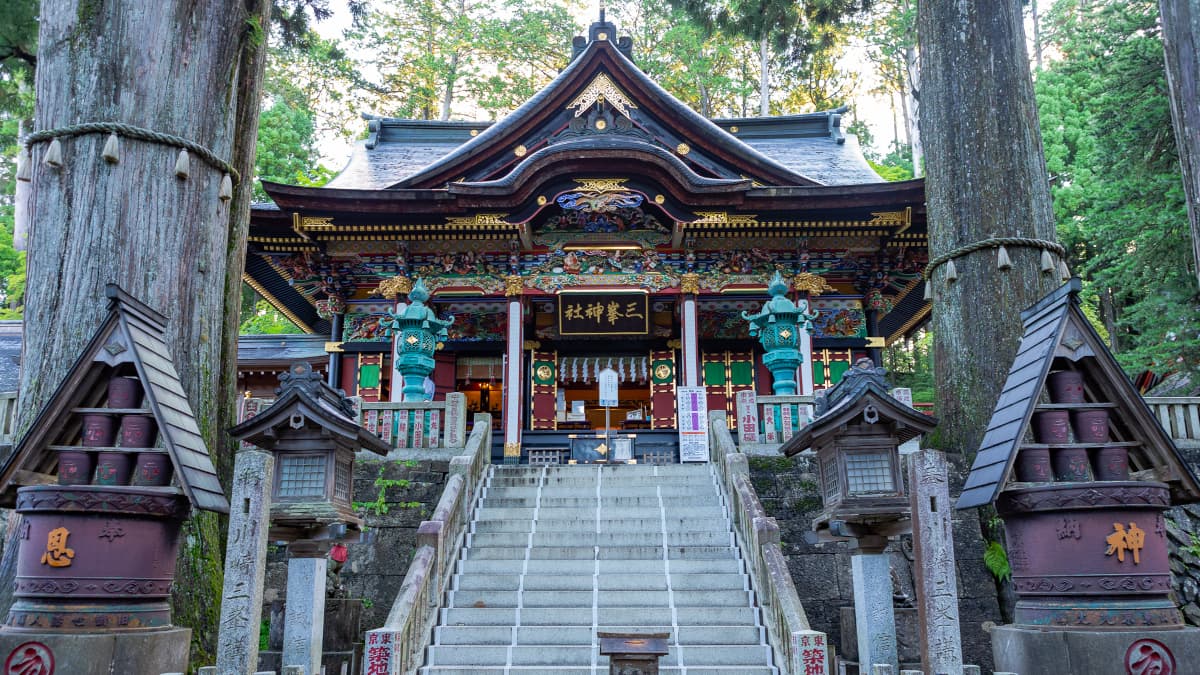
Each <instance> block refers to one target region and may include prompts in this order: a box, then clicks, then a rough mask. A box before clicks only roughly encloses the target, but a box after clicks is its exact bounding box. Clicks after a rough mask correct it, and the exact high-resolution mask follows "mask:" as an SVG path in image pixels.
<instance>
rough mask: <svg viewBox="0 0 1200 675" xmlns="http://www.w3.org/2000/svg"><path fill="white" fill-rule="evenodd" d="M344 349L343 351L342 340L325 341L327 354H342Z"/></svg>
mask: <svg viewBox="0 0 1200 675" xmlns="http://www.w3.org/2000/svg"><path fill="white" fill-rule="evenodd" d="M342 351H343V350H342V343H340V342H326V343H325V352H326V353H327V354H340V353H341V352H342Z"/></svg>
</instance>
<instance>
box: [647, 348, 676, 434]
mask: <svg viewBox="0 0 1200 675" xmlns="http://www.w3.org/2000/svg"><path fill="white" fill-rule="evenodd" d="M650 428H652V429H674V428H675V352H674V351H673V350H665V351H654V352H650Z"/></svg>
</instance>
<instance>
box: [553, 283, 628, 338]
mask: <svg viewBox="0 0 1200 675" xmlns="http://www.w3.org/2000/svg"><path fill="white" fill-rule="evenodd" d="M558 332H559V334H560V335H646V334H648V333H649V332H650V296H649V295H647V294H645V293H563V294H561V295H560V296H559V298H558Z"/></svg>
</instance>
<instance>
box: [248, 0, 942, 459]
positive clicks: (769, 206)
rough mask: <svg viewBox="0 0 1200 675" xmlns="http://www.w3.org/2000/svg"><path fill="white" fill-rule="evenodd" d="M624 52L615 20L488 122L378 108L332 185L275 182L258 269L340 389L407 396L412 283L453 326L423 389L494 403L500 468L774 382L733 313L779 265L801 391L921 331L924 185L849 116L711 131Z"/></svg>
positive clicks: (671, 437)
mask: <svg viewBox="0 0 1200 675" xmlns="http://www.w3.org/2000/svg"><path fill="white" fill-rule="evenodd" d="M631 51H632V43H631V41H630V39H629V38H626V37H621V38H619V39H618V35H617V30H616V26H614V25H613V24H612V23H611V22H606V21H604V20H603V17H602V18H601V21H600V22H598V23H594V24H592V26H591V27H590V29H589V34H588V36H587V37H586V38H585V37H583V36H580V37H577V38H575V40H574V43H573V53H574V57H573V59H572V61H571V62H570V64H569V65H568V66H567V67H566V68H565V69H564V70H563V71H562V72H561V73H560V74H559V75H558V76H557V77H556V78H555V79H554V80H553V81H552V82H551V83H550V84H548V85H547V86H546V87H545V88H544V89H542V90H541V91H540V92H538V93H537V94H536V95H535V96H534V97H533V98H531V99H530V100H529V101H527V102H526V103H525V104H524V105H522V106H521V107H520V108H518V109H517V110H516V111H514V112H513V113H511V114H509V115H508V116H507V117H505V118H503V119H502V120H500V121H498V122H494V123H486V122H460V121H423V120H408V119H395V118H381V117H370V118H368V122H367V125H368V130H369V136H368V137H367V139H366V141H365V142H362V143H360V144H359V145H358V147H357V149H356V150H355V152H354V155H353V157H352V158H351V159H350V161H349V163H348V164H347V165H346V167H345V168H344V169H343V171H342V172H341V173H340V174H339V175H338V176H337V177H336V178H334V179H333V180H332V181H331V182H330V183H329V184H328V185H326V186H324V187H300V186H294V185H282V184H277V183H265V184H264V187H265V189H266V191H267V193H268V194H269V195H270V197H271V200H272V202H273V203H270V204H260V205H256V206H255V208H254V209H253V211H252V214H251V225H250V235H249V246H248V253H247V260H246V276H245V280H246V282H247V283H248V284H250V285H251V286H252V287H253V288H254V289H255V290H256V291H258V292H259V293H261V294H262V295H263V296H264V297H265V298H266V299H267V300H268V301H269V302H271V304H273V305H274V306H275V307H276V308H277V309H278V310H280V311H281V312H283V313H284V314H285V315H287V316H288V317H289V318H291V319H292V320H293V321H295V322H296V323H297V324H298V325H299V326H300V327H302V328H303V329H304V330H305V331H307V332H309V333H311V334H314V335H320V336H328V342H327V344H326V351H327V352H328V353H329V356H330V362H329V367H328V372H329V378H330V382H331V383H333V384H334V385H335V386H339V387H341V388H343V389H344V390H345V391H346V393H347V394H349V395H351V396H358V397H361V399H362V400H363V401H368V402H369V401H389V400H397V401H398V400H400V396H399V394H400V388H401V386H402V385H401V384H400V379H401V377H400V375H399V373H396V372H394V370H393V338H392V337H390V336H389V334H388V331H386V330H385V327H386V325H387V319H388V313H389V312H394V311H395V310H396V308H397V304H396V303H397V302H400V303H403V302H406V297H405V296H406V294H407V292H408V291H409V290H410V289H411V288H412V284H413V283H414V282H415V281H416V280H418V279H420V280H421V282H422V283H423V284H424V286H425V287H426V288H427V289H429V291H430V293H431V298H430V299H429V301H428V305H429V306H430V307H431V308H432V309H433V310H434V312H436V314H437V316H438V317H442V318H449V317H450V316H453V317H454V321H453V323H452V324H451V325H450V327H449V331H448V335H447V337H446V339H444V340H443V341H442V344H441V345H440V346H439V349H438V350H437V352H436V354H435V359H436V366H435V368H434V371H433V373H432V376H431V382H427V383H426V387H428V388H430V389H432V390H433V392H434V398H435V400H440V399H442V398H444V397H445V395H446V394H447V393H449V392H463V393H465V395H466V397H467V403H468V409H469V410H471V411H483V412H491V413H493V415H494V420H495V424H496V429H497V430H498V432H497V433H496V435H495V438H496V441H495V447H496V450H495V451H494V454H496V455H497V456H499V455H500V454H501V453H503V454H504V455H505V456H506V457H505V458H506V459H507V460H510V461H513V460H515V459H516V458H517V457H518V455H519V456H521V457H522V459H525V460H526V461H527V459H528V458H527V456H526V455H527V450H528V448H530V447H537V446H539V445H543V446H545V445H547V444H549V445H555V446H556V447H557V445H558V444H561V443H562V442H563V439H564V438H565V436H568V435H571V434H575V433H590V432H595V431H596V430H601V429H603V428H605V426H606V424H607V426H608V428H610V429H612V430H622V431H627V432H630V433H631V434H632V433H636V435H637V440H636V446H635V447H637V448H640V449H642V450H643V451H644V452H639V453H638V454H645V453H649V452H650V451H651V450H659V451H661V450H662V449H663V448H666V449H667V451H668V452H670V451H671V449H672V448H676V447H677V446H676V441H675V437H676V428H677V424H676V417H677V409H676V388H677V387H683V386H691V387H695V386H702V387H704V390H705V393H706V399H707V405H708V409H709V410H727V411H729V412H730V413H733V412H734V395H735V393H736V392H738V391H741V390H745V389H752V390H755V391H757V392H758V393H759V394H770V393H771V392H772V386H771V374H770V372H769V371H768V370H767V369H766V368H765V367H764V366H763V362H762V358H761V357H762V353H763V348H762V347H761V346H760V345H759V343H758V341H757V340H756V339H754V338H752V337H751V336H750V333H749V330H748V329H749V323H748V322H747V321H746V320H744V319H743V318H742V312H747V313H748V314H754V313H755V312H757V311H758V310H759V308H760V307H762V304H763V302H764V301H765V300H767V298H768V295H767V285H768V282H769V280H770V279H771V277H772V276H773V275H774V274H775V272H777V271H778V272H780V273H781V274H782V275H783V277H784V279H785V280H786V281H787V282H788V284H789V286H790V291H789V294H790V297H791V298H792V299H807V300H808V302H809V307H810V310H811V311H815V312H816V313H817V318H816V319H814V320H813V322H812V326H811V330H802V331H801V335H800V349H801V352H802V354H803V359H804V362H803V365H802V366H801V367H800V372H799V374H798V377H797V378H796V379H797V381H798V382H799V384H800V386H799V393H802V394H803V393H812V392H813V391H814V390H815V389H821V388H824V387H828V386H831V385H832V384H834V383H836V382H837V381H838V380H839V378H840V377H841V375H842V373H844V372H845V371H846V370H847V369H848V368H849V367H850V366H851V364H852V363H854V361H855V360H856V359H858V358H860V357H862V356H871V357H873V358H875V359H876V360H878V358H879V350H880V349H881V348H882V347H884V346H885V345H887V344H888V343H890V342H892V341H894V340H897V339H899V338H901V337H903V336H905V335H906V334H908V333H910V332H911V331H912V330H914V329H915V328H916V327H917V326H919V325H920V323H921V322H923V321H924V320H925V318H926V317H927V316H928V313H929V303H928V302H927V301H925V300H924V299H923V296H924V292H923V291H924V288H923V282H922V278H921V270H922V268H923V266H924V265H925V263H926V259H927V245H926V220H925V219H926V215H925V193H924V182H923V181H921V180H911V181H905V182H895V183H889V182H885V181H884V180H883V179H881V178H880V177H879V176H878V175H877V174H876V173H875V172H874V171H873V170H872V169H871V167H870V166H869V165H868V164H867V162H866V160H865V159H864V158H863V156H862V152H861V150H860V148H859V146H858V144H857V141H856V140H855V139H854V138H853V137H852V136H847V135H845V134H844V133H843V131H842V128H841V122H842V114H843V113H844V112H845V108H842V109H838V110H832V111H828V112H820V113H811V114H803V115H788V116H777V117H755V118H735V119H716V120H709V119H706V118H704V117H703V116H701V115H700V114H698V113H697V112H695V111H693V110H692V109H690V108H689V107H687V106H686V105H685V104H683V103H682V102H680V101H679V100H677V99H675V98H674V97H672V96H671V95H670V94H669V93H667V92H666V91H665V90H664V89H663V88H662V87H660V86H658V85H657V84H655V83H654V82H653V81H651V80H650V79H649V78H648V77H647V76H646V75H645V74H644V73H643V72H642V71H641V70H640V69H639V68H638V66H637V64H636V63H634V61H633V60H632V58H631ZM606 367H611V368H613V369H614V370H616V371H617V373H618V376H619V392H620V393H619V400H618V401H617V402H616V405H615V406H610V407H609V408H608V409H607V411H606V409H605V408H601V407H599V391H598V385H597V377H598V373H599V371H600V370H602V369H604V368H606ZM606 412H607V413H608V415H609V417H608V419H610V420H611V421H610V422H607V423H606V421H605V420H606ZM730 418H731V419H732V418H733V416H732V415H730Z"/></svg>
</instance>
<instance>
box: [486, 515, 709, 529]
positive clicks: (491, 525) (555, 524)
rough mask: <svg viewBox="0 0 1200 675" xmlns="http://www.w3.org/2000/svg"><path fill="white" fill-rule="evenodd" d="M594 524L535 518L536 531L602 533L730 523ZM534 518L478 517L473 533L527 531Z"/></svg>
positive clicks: (651, 521) (631, 521)
mask: <svg viewBox="0 0 1200 675" xmlns="http://www.w3.org/2000/svg"><path fill="white" fill-rule="evenodd" d="M590 522H591V523H595V526H594V527H591V528H588V527H586V524H585V523H584V522H581V521H580V520H579V519H578V518H547V517H545V516H544V515H543V516H542V517H539V518H538V519H537V531H538V532H577V531H580V530H586V529H592V530H594V529H595V528H596V527H599V528H600V531H601V532H659V531H661V530H662V529H663V526H664V525H665V526H666V529H667V531H668V532H728V531H729V523H726V522H725V521H724V520H723V519H721V520H718V519H716V518H687V517H680V516H673V517H670V518H666V519H664V518H662V517H659V516H654V517H650V518H612V519H610V518H601V519H600V521H599V522H598V523H596V521H595V519H594V518H593V519H592V521H590ZM533 525H534V521H533V520H530V519H510V520H477V521H474V522H473V523H472V524H471V532H472V533H484V532H526V533H528V532H529V531H530V530H532V529H533Z"/></svg>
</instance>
